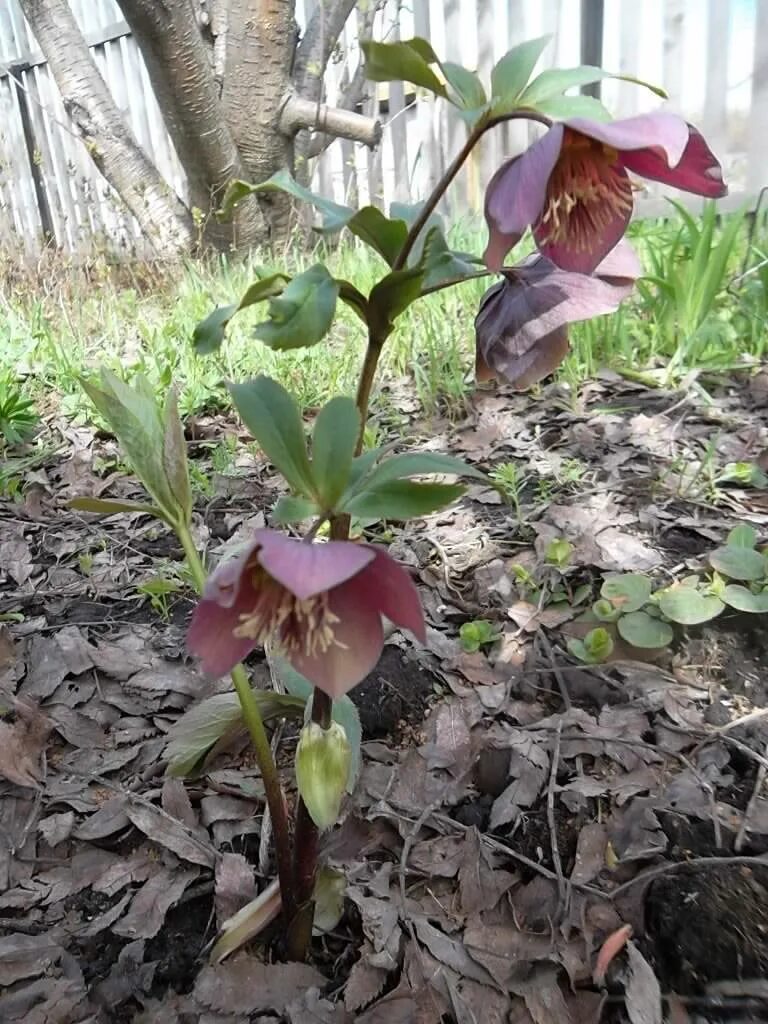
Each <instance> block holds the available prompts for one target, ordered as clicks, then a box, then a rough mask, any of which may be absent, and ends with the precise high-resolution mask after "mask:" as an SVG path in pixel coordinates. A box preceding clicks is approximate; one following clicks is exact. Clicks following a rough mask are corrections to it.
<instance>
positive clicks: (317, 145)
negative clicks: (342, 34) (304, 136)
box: [307, 62, 373, 159]
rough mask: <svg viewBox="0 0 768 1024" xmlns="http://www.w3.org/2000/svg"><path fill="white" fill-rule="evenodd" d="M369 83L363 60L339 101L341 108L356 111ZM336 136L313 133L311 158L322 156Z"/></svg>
mask: <svg viewBox="0 0 768 1024" xmlns="http://www.w3.org/2000/svg"><path fill="white" fill-rule="evenodd" d="M367 85H368V79H367V78H366V77H365V65H364V64H363V63H362V62H361V63H360V64H359V65H358V66H357V68H356V69H355V73H354V75H353V76H352V80H351V81H350V82H349V84H348V85H347V88H346V89H345V90H344V94H343V96H342V97H341V100H340V101H339V109H340V110H352V111H356V108H357V107H358V106H359V105H360V104H361V103H362V102H363V101H364V100H365V99H366V89H367ZM370 120H373V118H370ZM336 137H337V136H334V135H326V134H323V133H321V132H318V133H317V134H316V135H313V136H312V140H311V141H310V144H309V150H308V152H307V156H308V157H309V158H310V159H311V158H312V157H316V156H320V154H321V153H324V152H325V151H326V149H327V148H328V147H329V146H330V144H331V143H332V142H333V140H334V138H336Z"/></svg>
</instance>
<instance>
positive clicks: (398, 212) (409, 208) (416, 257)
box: [389, 201, 445, 267]
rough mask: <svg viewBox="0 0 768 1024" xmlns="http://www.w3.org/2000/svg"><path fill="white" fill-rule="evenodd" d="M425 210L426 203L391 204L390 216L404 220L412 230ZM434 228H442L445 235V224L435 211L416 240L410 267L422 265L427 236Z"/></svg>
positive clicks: (409, 261) (410, 257)
mask: <svg viewBox="0 0 768 1024" xmlns="http://www.w3.org/2000/svg"><path fill="white" fill-rule="evenodd" d="M423 209H424V201H422V202H420V203H397V202H394V203H390V204H389V216H390V217H392V218H397V219H398V220H404V221H405V223H406V225H407V226H408V228H409V229H410V228H412V227H413V225H414V224H415V223H416V220H417V219H418V218H419V217H420V216H421V213H422V210H423ZM432 228H440V230H441V231H442V232H443V234H445V223H444V221H443V218H442V217H441V216H440V214H439V213H435V212H434V211H433V212H432V213H430V214H429V216H428V217H427V220H426V223H425V224H424V225H423V226H422V228H421V230H420V231H419V234H418V236H417V238H416V243H415V245H414V247H413V249H412V250H411V252H410V255H409V256H408V266H409V267H416V266H419V265H420V263H421V257H422V254H423V250H424V241H425V239H426V237H427V234H428V233H429V232H430V231H431V230H432Z"/></svg>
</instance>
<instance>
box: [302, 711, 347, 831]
mask: <svg viewBox="0 0 768 1024" xmlns="http://www.w3.org/2000/svg"><path fill="white" fill-rule="evenodd" d="M351 760H352V751H351V749H350V746H349V742H348V741H347V734H346V733H345V732H344V729H343V727H342V726H341V725H339V723H338V722H331V727H330V729H323V728H322V726H320V725H318V724H317V722H310V723H309V725H305V726H304V728H303V729H302V730H301V735H300V736H299V743H298V746H297V747H296V782H297V784H298V787H299V793H300V795H301V798H302V800H303V801H304V803H305V804H306V807H307V810H308V811H309V815H310V817H311V818H312V821H314V823H315V824H316V825H317V827H318V828H319V829H321V830H324V829H327V828H330V827H331V825H333V824H334V822H335V821H336V819H337V818H338V816H339V809H340V807H341V799H342V797H343V796H344V790H345V788H346V785H347V779H348V778H349V767H350V763H351Z"/></svg>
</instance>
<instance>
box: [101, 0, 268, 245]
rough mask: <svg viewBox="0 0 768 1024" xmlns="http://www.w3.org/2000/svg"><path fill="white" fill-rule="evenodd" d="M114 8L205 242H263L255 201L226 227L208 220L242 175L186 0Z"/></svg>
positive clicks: (146, 0) (143, 0) (132, 1)
mask: <svg viewBox="0 0 768 1024" xmlns="http://www.w3.org/2000/svg"><path fill="white" fill-rule="evenodd" d="M119 3H120V8H121V10H122V12H123V17H124V18H125V20H126V21H127V22H128V25H129V26H130V28H131V31H132V33H133V35H134V38H135V39H136V42H137V44H138V46H139V49H140V50H141V55H142V57H143V58H144V63H145V64H146V65H147V70H148V72H149V78H150V81H151V82H152V88H153V90H154V93H155V96H156V98H157V101H158V104H159V106H160V109H161V111H162V113H163V119H164V121H165V126H166V128H167V129H168V134H169V135H170V136H171V139H172V140H173V144H174V147H175V149H176V152H177V153H178V156H179V160H180V161H181V165H182V167H183V168H184V173H185V174H186V177H187V182H188V185H189V194H190V204H191V206H192V207H197V209H198V210H200V211H201V212H202V214H203V215H204V217H205V218H206V221H205V222H206V225H207V228H208V229H207V231H206V237H207V238H208V240H209V241H211V242H213V243H214V244H217V245H218V246H219V247H222V245H229V244H232V242H233V241H234V237H237V239H238V241H239V242H240V244H245V245H251V244H254V243H257V242H259V241H263V240H264V239H265V237H266V235H267V228H266V224H265V222H264V218H263V216H262V214H261V210H260V208H259V204H258V202H257V201H256V199H255V198H253V199H251V200H246V201H245V202H243V203H241V204H239V206H238V208H237V211H236V215H235V221H234V224H221V223H219V222H218V221H217V220H216V218H215V217H211V214H212V213H213V212H214V211H215V210H216V209H218V207H219V204H220V201H221V198H222V195H223V192H224V189H225V188H226V185H227V183H228V182H229V181H230V180H231V179H232V178H244V177H247V175H248V172H247V170H246V168H245V166H244V164H243V161H242V159H241V156H240V153H239V152H238V148H237V145H236V144H235V139H234V137H233V135H232V132H231V131H230V128H229V126H228V124H227V123H226V121H225V119H224V116H223V113H222V107H221V102H220V86H219V83H217V81H216V78H215V71H214V67H213V63H212V60H211V56H212V55H209V52H208V47H207V46H206V42H205V40H204V38H203V35H202V32H201V26H200V25H199V24H198V20H197V18H196V16H195V11H194V9H193V7H192V5H191V3H190V0H119ZM233 228H234V234H233Z"/></svg>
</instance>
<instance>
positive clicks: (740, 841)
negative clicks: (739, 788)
mask: <svg viewBox="0 0 768 1024" xmlns="http://www.w3.org/2000/svg"><path fill="white" fill-rule="evenodd" d="M765 754H766V757H768V743H767V744H766V746H765ZM766 775H768V766H766V765H765V764H761V765H760V767H759V768H758V769H757V777H756V779H755V788H754V789H753V790H752V796H751V797H750V798H749V803H748V804H747V809H746V810H745V811H744V817H743V818H742V821H741V825H740V826H739V831H738V832H737V834H736V838H735V839H734V841H733V848H734V850H735V851H736V853H739V852H740V851H741V848H742V846H743V845H744V839H745V837H746V834H747V827H748V825H749V819H750V817H751V815H752V812H753V811H754V809H755V807H756V805H757V801H758V800H759V799H760V790H761V789H762V788H763V783H764V782H765V777H766Z"/></svg>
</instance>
